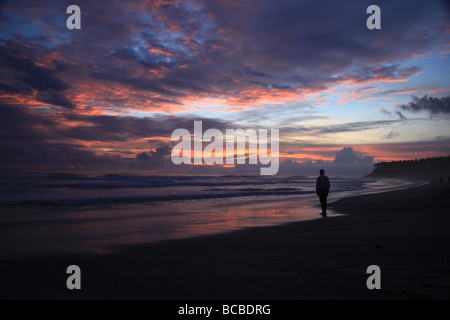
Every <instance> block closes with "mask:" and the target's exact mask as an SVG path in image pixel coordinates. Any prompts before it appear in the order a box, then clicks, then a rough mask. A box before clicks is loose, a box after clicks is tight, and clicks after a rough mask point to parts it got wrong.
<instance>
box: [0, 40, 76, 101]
mask: <svg viewBox="0 0 450 320" xmlns="http://www.w3.org/2000/svg"><path fill="white" fill-rule="evenodd" d="M36 60H37V57H36V53H35V52H34V50H33V49H31V48H30V47H29V46H25V45H24V44H21V43H15V42H8V43H7V44H5V45H3V46H2V50H1V51H0V65H2V71H1V74H2V76H3V79H5V80H6V79H8V81H9V83H2V84H1V85H0V90H1V91H3V92H4V93H7V94H15V93H19V94H24V95H32V94H33V92H34V91H36V92H37V94H36V95H35V99H36V100H37V101H40V102H44V103H46V104H50V105H54V106H60V107H63V108H68V109H73V108H75V107H76V106H75V105H74V104H73V103H72V102H71V101H70V100H69V99H68V98H67V97H66V96H65V95H64V92H65V91H66V90H67V89H69V88H70V86H69V84H67V83H65V82H64V81H62V80H61V79H60V78H59V77H58V71H57V70H56V69H51V68H48V67H42V66H39V65H37V64H36Z"/></svg>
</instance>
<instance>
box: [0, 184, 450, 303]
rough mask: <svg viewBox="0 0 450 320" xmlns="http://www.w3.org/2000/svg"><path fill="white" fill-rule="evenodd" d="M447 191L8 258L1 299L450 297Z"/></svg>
mask: <svg viewBox="0 0 450 320" xmlns="http://www.w3.org/2000/svg"><path fill="white" fill-rule="evenodd" d="M449 195H450V186H449V185H448V184H447V183H435V184H429V185H426V186H421V187H413V188H408V189H404V190H398V191H390V192H385V193H375V194H368V195H361V196H356V197H348V198H344V199H341V200H338V201H336V202H334V203H331V204H330V209H329V217H328V218H322V219H315V220H310V221H301V222H291V223H286V224H282V225H277V226H263V227H253V228H246V229H242V230H235V231H230V232H225V233H219V234H214V235H204V236H198V237H191V238H187V239H176V240H167V241H161V242H155V243H148V244H141V245H133V246H127V247H125V248H122V250H120V251H118V252H116V253H109V254H83V253H77V254H49V255H44V256H39V257H34V258H33V257H30V258H23V259H11V260H2V261H1V262H0V270H1V272H0V277H1V278H0V283H1V287H0V288H1V289H0V295H1V298H3V299H157V300H161V299H163V300H165V299H179V300H192V299H228V300H229V299H252V300H259V299H271V300H272V299H274V300H279V299H281V300H309V299H314V300H315V299H448V298H450V255H449V254H448V253H449V248H450V232H449V227H450V213H449V210H448V208H449V201H450V200H449V199H450V197H449ZM317 213H318V212H317ZM336 213H339V215H337V216H334V215H335V214H336ZM69 265H78V266H79V267H80V269H81V279H82V280H81V283H82V284H81V290H68V289H67V287H66V280H67V277H68V275H67V274H66V269H67V267H68V266H69ZM370 265H377V266H379V267H380V270H381V289H379V290H377V289H373V290H369V289H368V288H367V286H366V281H367V278H368V277H369V274H367V273H366V270H367V267H368V266H370Z"/></svg>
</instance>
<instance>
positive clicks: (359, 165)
mask: <svg viewBox="0 0 450 320" xmlns="http://www.w3.org/2000/svg"><path fill="white" fill-rule="evenodd" d="M373 160H374V156H369V155H361V153H359V152H357V151H355V150H354V149H353V147H350V146H348V147H344V148H342V149H341V150H340V151H338V152H336V155H335V158H334V160H333V161H324V160H320V159H319V160H317V161H306V162H296V161H292V160H287V161H285V162H283V163H281V164H280V173H281V174H297V175H298V174H302V175H316V174H317V175H318V173H319V170H320V169H325V173H326V174H328V175H330V176H338V175H355V176H362V175H366V174H369V173H370V172H371V171H372V169H373Z"/></svg>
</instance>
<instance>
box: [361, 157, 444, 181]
mask: <svg viewBox="0 0 450 320" xmlns="http://www.w3.org/2000/svg"><path fill="white" fill-rule="evenodd" d="M368 177H382V178H420V179H427V180H434V181H441V182H444V181H448V182H450V156H448V157H438V158H426V159H419V160H417V159H416V160H400V161H390V162H378V163H375V164H374V169H373V171H372V173H370V174H369V175H368Z"/></svg>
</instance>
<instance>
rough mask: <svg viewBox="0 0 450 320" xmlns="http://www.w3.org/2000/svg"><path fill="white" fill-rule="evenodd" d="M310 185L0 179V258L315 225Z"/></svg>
mask: <svg viewBox="0 0 450 320" xmlns="http://www.w3.org/2000/svg"><path fill="white" fill-rule="evenodd" d="M315 178H316V177H305V176H284V177H283V176H229V175H227V176H157V175H152V176H149V175H135V174H103V175H86V174H84V175H82V174H67V173H59V174H23V175H5V174H4V175H2V176H0V181H1V184H0V243H1V244H0V250H1V251H0V253H1V258H0V259H10V258H20V257H27V256H36V255H45V254H50V253H55V252H58V253H67V252H80V251H81V252H89V253H93V254H101V253H107V252H114V251H119V250H123V249H124V248H125V247H126V246H128V245H135V244H140V243H148V242H155V241H162V240H172V239H180V238H188V237H193V236H202V235H207V234H213V233H219V232H228V231H232V230H236V229H241V228H248V227H256V226H270V225H277V224H282V223H288V222H294V221H303V220H311V219H319V218H321V217H320V216H319V215H318V214H319V212H320V207H319V201H318V199H317V196H316V194H315ZM330 180H331V192H330V196H329V202H332V201H335V200H337V199H340V198H342V197H347V196H350V195H359V194H365V193H373V192H382V191H386V190H392V189H400V188H405V187H408V186H410V185H411V183H410V182H406V181H402V180H376V179H369V178H346V177H332V176H330ZM334 215H335V214H333V212H332V211H330V216H331V217H332V216H334Z"/></svg>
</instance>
